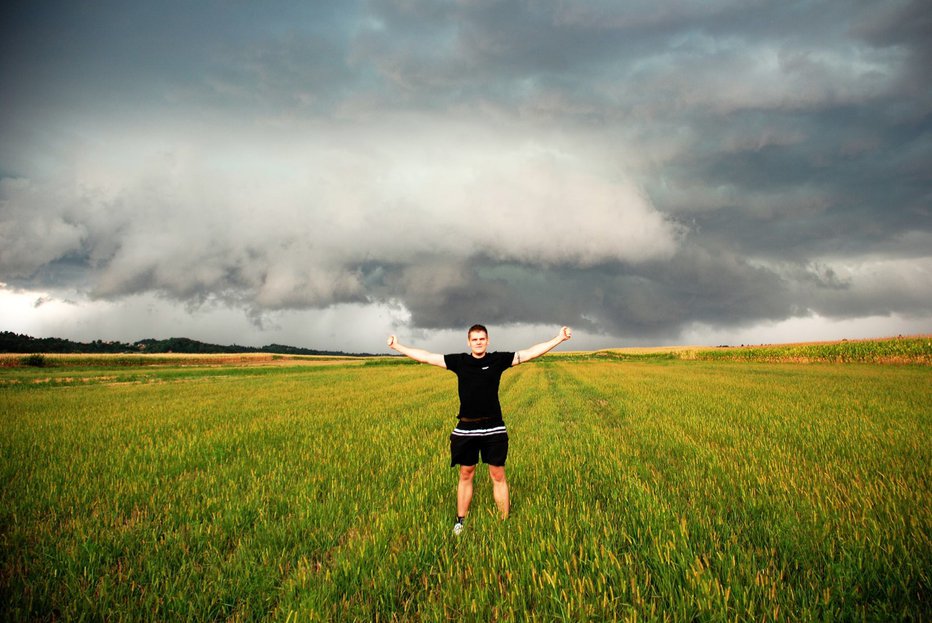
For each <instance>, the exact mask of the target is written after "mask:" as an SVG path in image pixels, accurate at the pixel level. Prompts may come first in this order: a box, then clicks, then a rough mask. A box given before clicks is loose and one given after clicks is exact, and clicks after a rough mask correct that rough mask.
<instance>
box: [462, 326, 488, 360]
mask: <svg viewBox="0 0 932 623" xmlns="http://www.w3.org/2000/svg"><path fill="white" fill-rule="evenodd" d="M467 343H468V344H469V350H471V351H472V356H473V357H476V358H477V359H478V358H482V357H485V349H487V348H488V347H489V336H488V335H486V334H485V332H483V331H473V332H472V333H470V334H469V339H468V340H467Z"/></svg>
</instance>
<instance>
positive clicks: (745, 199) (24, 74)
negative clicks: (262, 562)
mask: <svg viewBox="0 0 932 623" xmlns="http://www.w3.org/2000/svg"><path fill="white" fill-rule="evenodd" d="M0 24H2V25H0V80H2V82H0V85H2V88H0V136H2V142H0V330H10V331H15V332H18V333H28V334H30V335H34V336H36V337H48V336H56V337H65V338H70V339H75V340H82V341H86V340H93V339H104V340H121V341H133V340H137V339H142V338H149V337H153V338H167V337H173V336H175V337H190V338H193V339H198V340H202V341H207V342H214V343H222V344H232V343H236V344H241V345H249V346H262V345H265V344H270V343H280V344H290V345H294V346H303V347H307V348H324V349H338V350H346V351H352V352H384V351H386V350H387V349H386V347H385V337H386V336H387V335H388V334H389V333H396V334H398V335H399V337H400V339H401V340H402V341H403V342H405V343H410V344H414V345H418V346H423V347H425V348H430V349H435V350H441V351H448V350H453V349H457V350H460V349H463V350H464V349H465V329H466V327H467V326H469V325H470V324H472V323H473V322H482V323H484V324H486V325H488V326H489V327H490V330H491V341H492V347H493V348H495V347H498V348H500V349H514V348H522V347H525V346H528V345H530V343H534V342H537V341H541V340H543V339H548V338H550V337H552V336H553V335H556V333H557V331H558V329H559V327H560V325H562V324H569V325H571V326H573V327H574V334H575V337H574V341H573V342H572V343H571V345H572V347H573V348H577V349H589V348H602V347H614V346H623V345H666V344H739V343H773V342H788V341H807V340H818V339H840V338H858V337H872V336H876V337H879V336H887V335H897V334H915V333H930V332H932V294H930V293H932V82H930V81H929V80H928V76H927V72H928V67H930V66H932V36H930V33H932V3H929V2H924V1H921V0H915V1H907V0H903V1H899V0H891V1H882V2H877V1H874V0H871V1H853V2H852V1H851V0H823V1H820V2H814V1H802V2H792V3H788V2H778V1H759V2H750V3H749V2H745V1H743V0H714V1H708V0H702V1H700V0H675V1H671V2H662V3H658V2H654V1H652V0H651V1H646V0H643V1H642V0H633V1H607V0H580V1H579V2H559V1H552V2H547V1H533V0H525V1H520V2H518V1H511V2H506V1H494V0H474V1H468V0H431V1H428V0H386V1H375V0H373V1H368V2H363V1H355V2H354V1H341V2H303V1H301V2H299V1H284V0H275V1H272V2H267V3H252V2H245V1H241V0H205V1H203V2H187V1H181V0H167V1H165V2H157V3H156V2H133V1H129V2H127V1H115V0H111V1H101V2H93V3H83V2H81V3H78V2H50V1H42V0H39V1H35V2H22V1H16V2H13V3H7V4H5V5H4V7H3V8H0Z"/></svg>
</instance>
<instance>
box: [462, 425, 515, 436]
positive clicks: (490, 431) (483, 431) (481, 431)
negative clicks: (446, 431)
mask: <svg viewBox="0 0 932 623" xmlns="http://www.w3.org/2000/svg"><path fill="white" fill-rule="evenodd" d="M505 432H508V431H507V430H506V429H505V427H504V426H496V427H494V428H477V429H476V430H463V429H462V428H459V427H457V428H454V429H453V434H454V435H456V436H457V437H488V436H489V435H500V434H501V433H505Z"/></svg>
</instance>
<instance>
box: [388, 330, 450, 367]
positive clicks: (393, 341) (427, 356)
mask: <svg viewBox="0 0 932 623" xmlns="http://www.w3.org/2000/svg"><path fill="white" fill-rule="evenodd" d="M388 347H389V348H391V349H394V350H397V351H398V352H399V353H401V354H402V355H404V356H406V357H410V358H411V359H414V360H415V361H420V362H421V363H429V364H430V365H432V366H439V367H441V368H446V367H447V364H446V362H445V361H444V360H443V355H440V354H437V353H431V352H428V351H426V350H422V349H420V348H411V347H410V346H405V345H404V344H402V343H401V342H399V341H398V338H397V337H395V336H394V335H389V336H388Z"/></svg>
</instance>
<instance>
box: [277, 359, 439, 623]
mask: <svg viewBox="0 0 932 623" xmlns="http://www.w3.org/2000/svg"><path fill="white" fill-rule="evenodd" d="M425 372H427V373H426V374H425ZM375 373H376V374H377V379H376V380H375V381H373V382H372V384H370V385H369V388H367V389H366V390H364V391H363V392H362V394H363V395H366V394H367V393H369V395H371V391H372V389H371V387H373V386H374V387H378V386H380V385H382V384H384V386H385V387H386V389H385V391H386V392H387V393H388V394H390V395H391V396H392V397H394V399H395V402H393V403H392V406H391V407H387V408H384V411H383V413H384V414H385V416H386V418H388V419H387V420H386V421H382V422H374V423H373V425H372V429H371V431H370V432H371V434H372V435H373V436H374V437H375V438H376V439H375V440H373V441H372V442H371V444H370V447H368V448H367V447H365V444H363V446H362V452H360V453H358V454H360V455H362V456H356V457H353V458H354V459H356V462H361V463H366V462H367V461H366V456H375V457H378V460H381V461H383V462H384V463H385V464H388V465H387V466H386V465H385V464H383V465H382V466H379V467H377V468H374V469H372V470H371V471H370V472H369V473H368V474H366V475H365V476H364V477H362V478H361V479H360V480H358V481H357V486H356V487H355V489H354V491H355V492H356V493H357V494H362V495H364V496H365V497H364V498H363V499H361V500H359V501H358V504H356V505H355V506H354V509H353V511H354V512H355V513H356V516H355V518H354V519H353V521H352V522H351V523H350V524H349V526H348V528H347V529H346V530H345V531H343V532H342V533H341V534H340V535H339V536H338V537H337V538H335V539H334V542H333V545H332V546H331V547H329V548H328V549H326V550H325V551H323V552H320V553H319V554H318V555H317V556H314V557H313V558H306V559H302V560H301V561H300V562H299V564H298V565H297V567H296V569H295V570H294V572H293V573H292V574H291V575H290V577H289V578H288V579H287V580H286V581H284V582H283V583H282V591H281V594H282V597H281V598H280V599H279V603H278V604H277V605H276V608H275V610H274V611H275V612H276V614H278V615H283V614H284V613H285V612H287V613H289V614H292V613H297V612H301V613H302V614H304V615H307V614H311V615H313V616H320V617H322V618H323V619H330V618H333V617H336V618H347V617H348V618H354V616H359V615H363V618H366V617H365V616H364V613H365V611H366V610H367V609H373V610H377V609H382V610H383V611H384V610H386V609H387V610H391V611H398V612H400V611H403V610H404V608H405V607H406V606H405V605H406V603H407V604H409V605H410V602H411V598H412V595H408V596H407V597H406V596H405V595H400V594H398V592H397V582H398V580H399V578H394V577H393V578H384V577H378V576H377V575H373V574H372V573H371V572H370V570H371V569H384V568H385V567H386V565H385V564H384V562H385V560H388V559H392V558H396V559H400V558H404V557H405V556H407V557H408V558H405V559H404V560H407V561H408V562H404V560H402V561H401V562H400V563H399V565H397V566H396V565H388V566H389V568H392V569H399V568H400V569H404V570H405V571H404V574H405V578H403V581H402V582H401V585H403V586H404V585H406V586H408V589H409V590H411V591H417V590H421V591H424V590H427V587H428V586H433V585H434V583H433V582H427V581H425V579H427V578H429V576H430V574H431V564H428V563H427V562H425V560H426V558H427V557H426V556H424V555H423V553H424V552H425V551H430V552H433V551H434V550H435V549H436V543H437V542H438V539H440V538H441V533H442V536H447V535H446V533H447V532H448V530H449V526H450V525H452V523H451V522H452V520H451V515H452V512H453V509H454V508H455V480H453V479H452V478H451V477H450V474H449V468H448V465H449V459H448V457H447V455H446V451H447V448H446V445H445V442H446V438H447V435H449V430H451V429H452V427H453V424H454V422H455V414H456V412H455V407H456V400H455V398H456V393H455V379H454V382H453V383H451V381H450V378H447V377H446V375H444V374H443V373H440V372H439V371H437V372H435V373H434V374H430V369H429V368H426V367H425V366H403V367H402V366H399V367H398V368H397V369H389V368H381V369H378V371H377V372H375ZM449 376H450V377H451V378H452V375H449ZM353 446H354V447H356V448H359V447H360V446H359V444H358V443H355V444H353ZM372 446H374V447H372ZM371 462H372V460H371V458H370V459H369V463H371ZM357 467H358V466H357ZM372 478H376V479H378V480H380V481H382V482H384V483H385V487H384V488H383V489H379V491H381V495H380V496H379V497H376V498H372V497H368V496H366V493H367V492H369V491H371V488H372V486H371V480H372ZM411 552H414V554H413V555H412V554H411ZM385 600H388V601H389V602H391V603H390V604H389V606H390V607H386V606H385V604H384V603H382V602H384V601H385ZM380 603H382V605H381V606H380V605H379V604H380ZM354 613H355V614H354Z"/></svg>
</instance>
